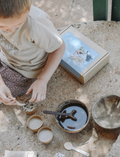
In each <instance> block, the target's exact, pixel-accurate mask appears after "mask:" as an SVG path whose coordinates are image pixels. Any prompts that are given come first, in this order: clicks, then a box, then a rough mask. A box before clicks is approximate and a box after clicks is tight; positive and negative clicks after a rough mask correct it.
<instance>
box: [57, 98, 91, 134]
mask: <svg viewBox="0 0 120 157" xmlns="http://www.w3.org/2000/svg"><path fill="white" fill-rule="evenodd" d="M72 110H76V113H75V115H74V117H76V118H77V121H74V120H72V119H71V118H69V117H65V116H59V115H55V120H56V122H57V124H58V126H59V127H60V128H61V129H63V130H64V131H65V132H68V133H78V132H80V131H82V130H83V129H84V128H85V127H86V126H87V124H88V122H89V119H90V115H89V112H88V108H87V106H86V105H85V104H84V103H82V102H81V101H78V100H67V101H64V102H62V103H61V104H60V105H59V106H58V107H57V109H56V112H65V111H66V113H70V112H71V111H72Z"/></svg>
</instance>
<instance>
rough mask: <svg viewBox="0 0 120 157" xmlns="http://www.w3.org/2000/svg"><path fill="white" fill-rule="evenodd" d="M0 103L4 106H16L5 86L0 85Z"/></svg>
mask: <svg viewBox="0 0 120 157" xmlns="http://www.w3.org/2000/svg"><path fill="white" fill-rule="evenodd" d="M0 101H1V102H2V103H4V104H5V105H17V103H16V99H15V98H14V97H13V96H12V94H11V92H10V90H9V88H8V87H7V86H6V85H4V84H3V85H0Z"/></svg>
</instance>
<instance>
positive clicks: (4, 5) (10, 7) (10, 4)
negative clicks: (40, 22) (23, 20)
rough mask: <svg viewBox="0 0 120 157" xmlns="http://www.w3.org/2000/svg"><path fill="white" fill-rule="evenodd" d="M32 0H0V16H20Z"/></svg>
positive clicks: (28, 7) (27, 8)
mask: <svg viewBox="0 0 120 157" xmlns="http://www.w3.org/2000/svg"><path fill="white" fill-rule="evenodd" d="M31 3H32V0H0V17H1V18H9V17H15V16H20V15H21V14H22V13H24V12H26V11H27V10H29V9H30V6H31Z"/></svg>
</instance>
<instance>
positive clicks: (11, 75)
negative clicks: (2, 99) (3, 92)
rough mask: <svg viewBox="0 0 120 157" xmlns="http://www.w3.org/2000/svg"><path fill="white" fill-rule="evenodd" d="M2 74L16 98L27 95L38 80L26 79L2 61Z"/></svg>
mask: <svg viewBox="0 0 120 157" xmlns="http://www.w3.org/2000/svg"><path fill="white" fill-rule="evenodd" d="M0 74H1V76H2V79H3V81H4V83H5V84H6V86H7V87H8V88H9V89H10V91H11V93H12V95H13V96H14V97H17V96H21V95H23V94H25V93H26V92H27V90H28V88H29V87H30V85H31V84H32V83H33V82H34V81H35V80H36V79H30V78H26V77H24V76H23V75H21V74H20V73H18V72H17V71H15V70H13V69H11V68H10V67H8V66H7V65H6V64H5V63H3V62H2V61H0Z"/></svg>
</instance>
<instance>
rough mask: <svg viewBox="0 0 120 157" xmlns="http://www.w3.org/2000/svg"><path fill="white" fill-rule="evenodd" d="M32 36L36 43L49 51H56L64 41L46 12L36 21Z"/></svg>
mask: <svg viewBox="0 0 120 157" xmlns="http://www.w3.org/2000/svg"><path fill="white" fill-rule="evenodd" d="M31 38H32V40H33V41H34V43H35V44H36V45H38V46H39V47H40V48H42V49H43V50H44V51H46V52H48V53H51V52H53V51H55V50H56V49H58V48H59V47H60V46H61V44H62V43H63V41H62V39H61V37H60V35H59V34H58V32H57V30H56V29H55V27H54V26H53V23H52V22H51V21H50V20H49V16H48V15H47V14H46V13H44V14H42V15H41V16H40V17H39V18H38V19H37V21H36V22H35V26H34V29H33V30H32V32H31Z"/></svg>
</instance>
